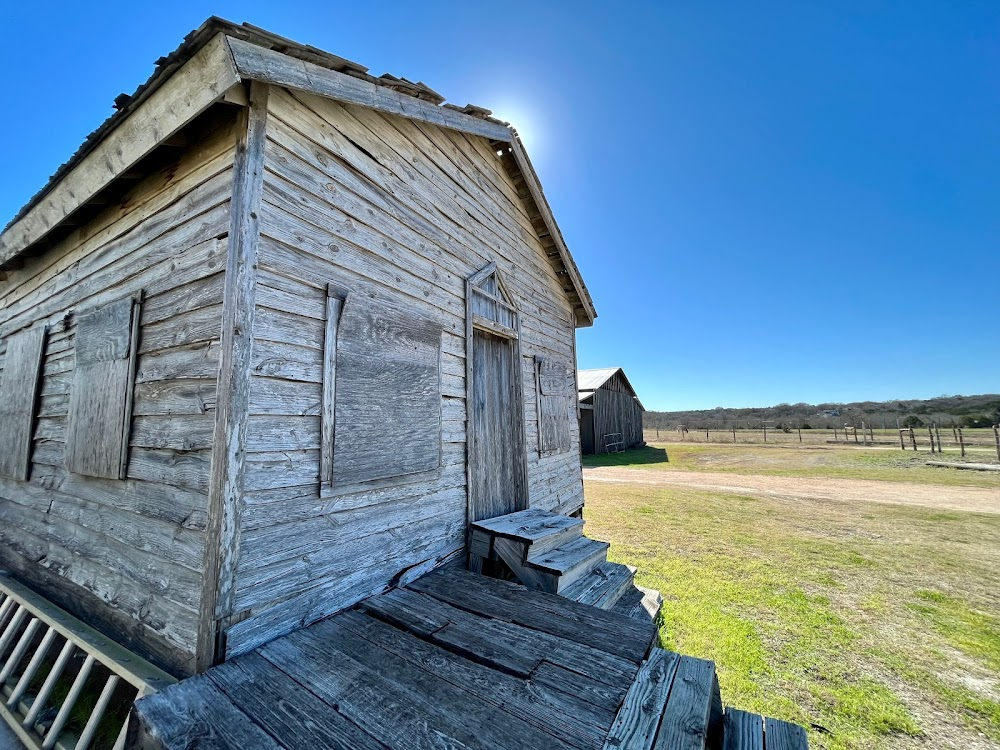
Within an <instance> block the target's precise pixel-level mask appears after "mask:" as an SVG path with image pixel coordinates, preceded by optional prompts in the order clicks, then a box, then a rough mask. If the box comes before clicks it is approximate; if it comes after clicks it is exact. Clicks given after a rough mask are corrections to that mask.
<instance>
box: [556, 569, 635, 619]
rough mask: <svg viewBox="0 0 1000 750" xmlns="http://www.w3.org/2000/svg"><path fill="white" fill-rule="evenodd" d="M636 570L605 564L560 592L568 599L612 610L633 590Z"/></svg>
mask: <svg viewBox="0 0 1000 750" xmlns="http://www.w3.org/2000/svg"><path fill="white" fill-rule="evenodd" d="M634 574H635V568H632V567H630V566H628V565H620V564H619V563H613V562H604V563H601V564H600V565H598V566H597V567H595V568H594V569H593V570H592V571H590V573H588V574H587V575H586V576H584V577H582V578H581V579H580V580H578V581H577V582H576V583H574V584H572V585H570V586H568V587H566V588H565V589H564V590H563V591H561V592H560V594H561V595H562V596H565V597H566V598H567V599H572V600H573V601H575V602H580V603H581V604H589V605H591V606H592V607H599V608H601V609H611V608H612V607H614V605H615V604H617V603H618V601H619V600H620V599H621V598H622V596H624V595H625V593H626V592H627V591H628V590H629V589H630V588H632V581H633V580H634Z"/></svg>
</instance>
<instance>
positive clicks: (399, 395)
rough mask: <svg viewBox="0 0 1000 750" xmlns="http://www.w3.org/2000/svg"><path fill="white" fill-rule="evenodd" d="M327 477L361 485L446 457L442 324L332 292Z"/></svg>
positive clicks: (425, 468)
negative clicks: (443, 413)
mask: <svg viewBox="0 0 1000 750" xmlns="http://www.w3.org/2000/svg"><path fill="white" fill-rule="evenodd" d="M328 299H329V303H328V305H327V334H326V357H325V360H326V368H325V370H326V371H325V372H324V404H323V451H322V454H323V460H322V478H323V481H324V484H326V485H332V486H335V487H343V486H351V485H357V484H360V483H362V482H371V481H374V480H379V479H390V478H392V477H400V476H404V475H408V474H415V473H418V472H424V471H429V470H432V469H436V468H438V467H439V466H440V463H441V368H440V361H441V326H440V325H439V324H436V323H434V322H432V321H429V320H425V319H422V318H420V317H417V316H415V315H413V314H412V313H411V312H410V311H408V310H406V309H405V307H403V306H396V305H391V304H389V303H387V302H383V301H378V300H375V299H371V298H368V297H364V296H362V295H354V294H352V295H349V296H346V298H344V297H340V296H338V295H337V294H335V293H333V292H331V294H330V295H329V296H328Z"/></svg>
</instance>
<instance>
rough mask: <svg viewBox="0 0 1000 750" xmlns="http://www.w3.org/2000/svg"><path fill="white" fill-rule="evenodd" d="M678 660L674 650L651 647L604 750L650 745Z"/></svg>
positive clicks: (639, 749)
mask: <svg viewBox="0 0 1000 750" xmlns="http://www.w3.org/2000/svg"><path fill="white" fill-rule="evenodd" d="M679 660H680V657H679V656H678V655H677V654H675V653H672V652H670V651H664V650H663V649H659V648H654V649H653V651H652V653H651V654H650V655H649V658H648V659H647V660H646V661H645V662H643V664H642V666H641V667H639V673H638V674H637V675H636V678H635V681H634V682H633V683H632V686H631V687H630V688H629V690H628V694H627V695H626V696H625V700H624V702H623V703H622V707H621V709H620V710H619V711H618V715H617V716H616V717H615V721H614V724H612V725H611V730H610V731H609V732H608V737H607V741H606V742H605V744H604V748H605V750H618V749H619V748H627V749H628V750H649V749H650V748H652V746H653V741H654V740H655V739H656V730H657V729H658V728H659V726H660V717H661V716H662V714H663V709H664V708H665V707H666V705H667V696H669V695H670V688H671V686H672V685H673V682H674V676H675V674H676V673H677V663H678V661H679Z"/></svg>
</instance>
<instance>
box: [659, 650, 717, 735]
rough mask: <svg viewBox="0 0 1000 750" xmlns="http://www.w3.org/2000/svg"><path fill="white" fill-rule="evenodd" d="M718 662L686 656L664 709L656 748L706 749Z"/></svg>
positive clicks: (679, 666) (679, 665) (681, 662)
mask: <svg viewBox="0 0 1000 750" xmlns="http://www.w3.org/2000/svg"><path fill="white" fill-rule="evenodd" d="M714 679H715V665H714V664H713V663H712V662H710V661H707V660H706V659H696V658H694V657H691V656H682V657H681V658H680V662H679V663H678V665H677V675H676V677H674V683H673V687H672V688H671V690H670V696H669V698H668V699H667V705H666V709H665V710H664V712H663V721H662V722H661V724H660V731H659V732H658V733H657V735H656V744H655V745H654V748H656V750H704V748H705V740H706V738H707V737H708V723H709V719H710V714H711V710H712V685H713V683H714Z"/></svg>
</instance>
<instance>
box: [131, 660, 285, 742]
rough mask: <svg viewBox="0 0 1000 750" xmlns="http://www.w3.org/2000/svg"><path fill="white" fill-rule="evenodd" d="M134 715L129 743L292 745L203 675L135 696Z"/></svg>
mask: <svg viewBox="0 0 1000 750" xmlns="http://www.w3.org/2000/svg"><path fill="white" fill-rule="evenodd" d="M133 715H134V717H135V721H132V722H130V723H129V737H130V742H129V743H127V745H128V747H150V748H157V750H188V749H189V748H192V747H205V748H213V750H216V749H217V750H245V749H246V748H250V747H252V748H254V749H255V750H282V749H283V750H292V748H290V747H288V746H287V745H283V744H282V743H280V742H278V741H277V740H275V739H274V738H273V737H272V736H271V735H269V734H268V733H267V732H265V731H264V730H263V729H261V728H260V727H259V726H257V724H255V723H254V722H253V720H252V719H251V718H250V716H248V715H247V714H245V713H243V712H242V711H240V710H239V709H238V708H237V707H236V706H234V705H233V703H232V701H230V700H229V698H227V697H226V696H225V695H223V694H222V693H221V692H220V691H219V689H218V688H217V687H216V686H215V685H214V684H213V683H212V681H211V680H210V679H208V678H207V677H205V676H204V675H199V676H197V677H191V678H189V679H186V680H184V681H183V682H180V683H178V684H176V685H173V686H172V687H170V688H169V689H168V690H165V691H162V692H159V693H153V694H152V695H148V696H146V697H145V698H143V699H141V700H139V701H137V702H136V704H135V707H134V708H133ZM154 728H155V729H154ZM139 743H145V744H139Z"/></svg>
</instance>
